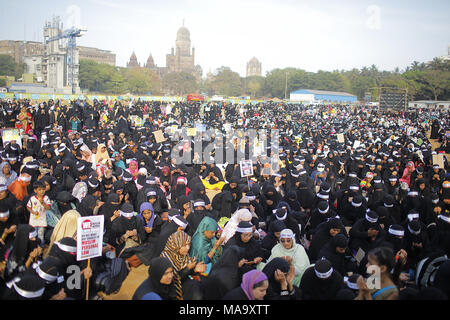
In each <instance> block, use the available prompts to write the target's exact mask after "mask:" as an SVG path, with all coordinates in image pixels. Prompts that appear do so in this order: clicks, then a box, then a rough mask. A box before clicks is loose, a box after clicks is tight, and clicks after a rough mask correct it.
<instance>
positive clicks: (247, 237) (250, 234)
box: [241, 232, 253, 243]
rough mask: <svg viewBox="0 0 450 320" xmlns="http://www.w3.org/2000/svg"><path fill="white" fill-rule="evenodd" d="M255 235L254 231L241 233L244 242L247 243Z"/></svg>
mask: <svg viewBox="0 0 450 320" xmlns="http://www.w3.org/2000/svg"><path fill="white" fill-rule="evenodd" d="M252 237H253V232H244V233H241V240H242V242H244V243H247V242H249V241H250V239H251V238H252Z"/></svg>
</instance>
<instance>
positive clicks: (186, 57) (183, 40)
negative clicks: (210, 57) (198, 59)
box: [127, 26, 203, 81]
mask: <svg viewBox="0 0 450 320" xmlns="http://www.w3.org/2000/svg"><path fill="white" fill-rule="evenodd" d="M175 47H176V50H175V49H174V48H172V50H171V53H170V54H167V55H166V66H165V67H158V65H157V64H156V63H155V60H154V59H153V56H152V55H151V54H150V55H149V57H148V58H147V62H146V63H145V64H144V65H143V66H144V67H145V68H148V69H150V70H153V71H155V72H156V74H158V75H159V76H160V77H163V76H164V75H166V74H168V73H171V72H186V73H189V74H192V75H193V76H194V77H195V78H196V79H197V81H199V80H201V78H202V74H203V70H202V67H201V66H200V65H195V48H194V47H192V49H191V37H190V33H189V30H188V29H187V28H186V27H185V26H182V27H181V28H180V29H178V32H177V38H176V41H175ZM139 66H140V65H139V63H138V61H137V58H136V54H135V53H134V52H133V54H132V55H131V57H130V60H129V61H128V63H127V68H135V67H139Z"/></svg>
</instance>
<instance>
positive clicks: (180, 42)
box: [166, 25, 203, 80]
mask: <svg viewBox="0 0 450 320" xmlns="http://www.w3.org/2000/svg"><path fill="white" fill-rule="evenodd" d="M175 47H176V50H175V52H174V48H172V51H171V53H170V54H168V55H166V67H167V72H186V73H190V74H192V75H194V76H195V77H196V79H197V80H200V79H201V77H202V73H203V71H202V68H201V67H200V66H199V65H195V48H194V47H192V50H191V35H190V32H189V30H188V29H187V28H186V27H185V26H184V25H183V26H182V27H181V28H180V29H178V32H177V39H176V41H175Z"/></svg>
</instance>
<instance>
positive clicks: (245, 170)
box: [239, 160, 253, 177]
mask: <svg viewBox="0 0 450 320" xmlns="http://www.w3.org/2000/svg"><path fill="white" fill-rule="evenodd" d="M239 164H240V167H241V177H251V176H253V161H252V160H241V161H240V163H239Z"/></svg>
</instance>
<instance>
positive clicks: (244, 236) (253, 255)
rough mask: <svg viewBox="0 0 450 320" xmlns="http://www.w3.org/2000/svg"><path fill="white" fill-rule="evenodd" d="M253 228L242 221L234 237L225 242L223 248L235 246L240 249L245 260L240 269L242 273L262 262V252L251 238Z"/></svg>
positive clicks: (257, 243)
mask: <svg viewBox="0 0 450 320" xmlns="http://www.w3.org/2000/svg"><path fill="white" fill-rule="evenodd" d="M253 232H254V227H253V225H252V224H251V223H250V222H247V221H242V222H240V223H239V225H238V228H237V229H236V233H235V234H234V236H233V237H232V238H231V239H230V240H229V241H228V242H227V244H226V245H225V248H229V247H231V246H237V247H239V248H242V250H243V254H242V257H243V258H244V259H245V262H244V265H243V266H242V267H241V269H242V270H243V272H248V271H250V270H252V269H255V268H256V266H257V265H258V264H259V263H261V262H262V260H263V258H262V257H263V255H264V254H263V250H262V248H261V244H260V243H259V242H258V241H257V240H255V238H254V237H253Z"/></svg>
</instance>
